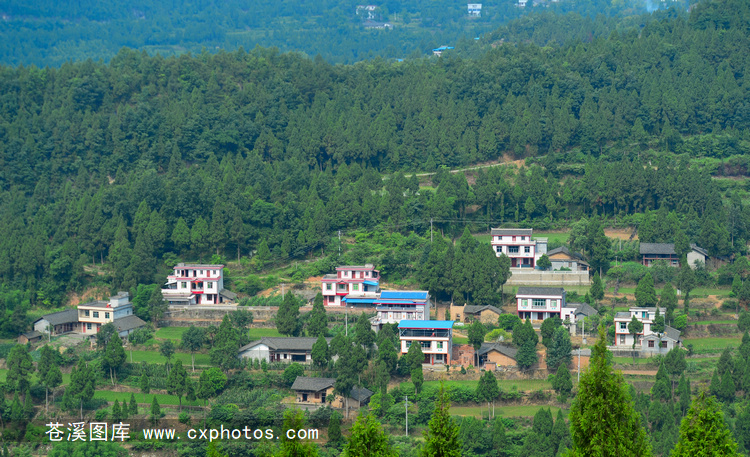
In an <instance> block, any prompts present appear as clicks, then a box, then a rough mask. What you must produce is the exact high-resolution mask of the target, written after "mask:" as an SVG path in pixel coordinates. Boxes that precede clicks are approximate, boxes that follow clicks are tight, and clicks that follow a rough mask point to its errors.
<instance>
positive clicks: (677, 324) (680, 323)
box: [674, 314, 687, 330]
mask: <svg viewBox="0 0 750 457" xmlns="http://www.w3.org/2000/svg"><path fill="white" fill-rule="evenodd" d="M685 327H687V316H686V315H684V314H681V315H679V316H677V317H675V318H674V328H676V329H677V330H685Z"/></svg>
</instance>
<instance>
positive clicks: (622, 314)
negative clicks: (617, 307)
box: [615, 311, 630, 319]
mask: <svg viewBox="0 0 750 457" xmlns="http://www.w3.org/2000/svg"><path fill="white" fill-rule="evenodd" d="M622 318H627V319H630V313H629V312H628V311H618V312H616V313H615V319H622Z"/></svg>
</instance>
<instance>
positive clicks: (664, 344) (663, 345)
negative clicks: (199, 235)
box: [659, 341, 667, 349]
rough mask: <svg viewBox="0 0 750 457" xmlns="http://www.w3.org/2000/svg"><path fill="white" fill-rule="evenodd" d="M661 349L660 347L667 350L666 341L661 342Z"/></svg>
mask: <svg viewBox="0 0 750 457" xmlns="http://www.w3.org/2000/svg"><path fill="white" fill-rule="evenodd" d="M659 347H660V348H665V349H666V347H667V342H666V341H661V342H659Z"/></svg>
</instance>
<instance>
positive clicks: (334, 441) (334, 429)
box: [328, 411, 344, 448]
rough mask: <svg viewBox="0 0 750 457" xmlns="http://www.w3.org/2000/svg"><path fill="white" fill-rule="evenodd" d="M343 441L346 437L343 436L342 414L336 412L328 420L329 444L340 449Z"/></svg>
mask: <svg viewBox="0 0 750 457" xmlns="http://www.w3.org/2000/svg"><path fill="white" fill-rule="evenodd" d="M342 441H344V436H343V435H342V434H341V414H339V413H338V412H337V411H334V412H333V414H331V417H330V419H329V420H328V444H329V445H331V446H333V447H335V448H338V447H339V446H340V445H341V442H342Z"/></svg>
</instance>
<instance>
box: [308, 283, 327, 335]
mask: <svg viewBox="0 0 750 457" xmlns="http://www.w3.org/2000/svg"><path fill="white" fill-rule="evenodd" d="M326 333H328V315H327V314H326V308H325V306H324V305H323V294H321V293H320V292H318V295H316V296H315V300H313V308H312V311H310V315H309V316H308V319H307V335H308V336H326Z"/></svg>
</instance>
